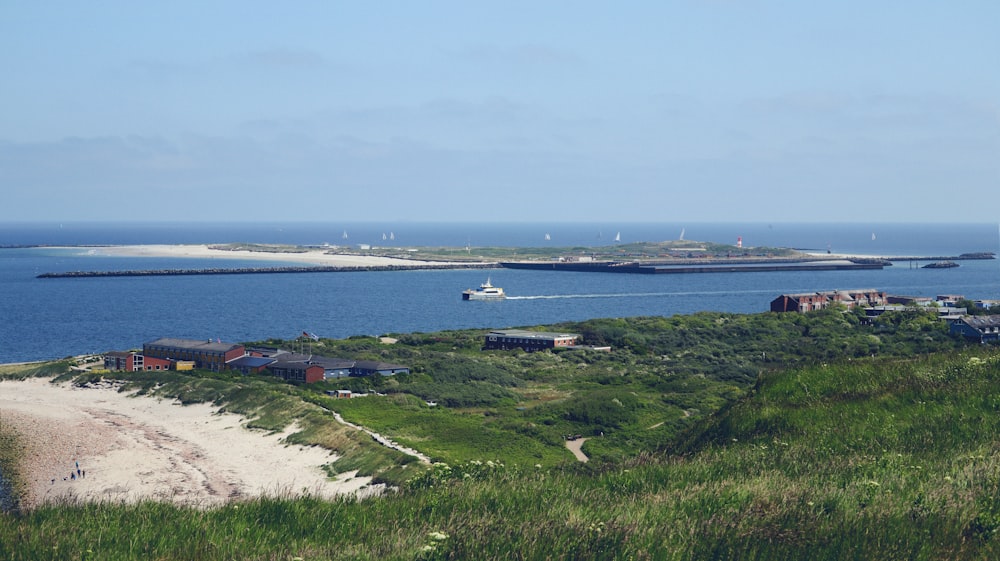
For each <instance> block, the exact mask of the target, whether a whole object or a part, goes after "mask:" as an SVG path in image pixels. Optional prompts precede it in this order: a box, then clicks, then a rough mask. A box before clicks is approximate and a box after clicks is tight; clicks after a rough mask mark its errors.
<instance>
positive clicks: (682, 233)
mask: <svg viewBox="0 0 1000 561" xmlns="http://www.w3.org/2000/svg"><path fill="white" fill-rule="evenodd" d="M677 239H678V240H680V241H684V228H681V237H679V238H677Z"/></svg>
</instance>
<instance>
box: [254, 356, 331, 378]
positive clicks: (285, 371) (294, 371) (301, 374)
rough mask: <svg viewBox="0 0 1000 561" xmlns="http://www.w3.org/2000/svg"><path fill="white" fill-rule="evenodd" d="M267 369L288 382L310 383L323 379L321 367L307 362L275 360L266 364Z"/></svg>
mask: <svg viewBox="0 0 1000 561" xmlns="http://www.w3.org/2000/svg"><path fill="white" fill-rule="evenodd" d="M266 368H267V371H268V372H270V373H271V375H272V376H277V377H278V378H281V379H282V380H286V381H288V382H302V383H304V384H312V383H315V382H322V381H323V367H322V366H320V365H318V364H309V363H307V362H283V361H280V360H278V361H275V362H272V363H271V364H268V365H267V367H266Z"/></svg>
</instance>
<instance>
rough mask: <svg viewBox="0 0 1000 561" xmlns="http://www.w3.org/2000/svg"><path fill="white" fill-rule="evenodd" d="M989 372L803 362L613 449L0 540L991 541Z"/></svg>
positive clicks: (464, 554)
mask: <svg viewBox="0 0 1000 561" xmlns="http://www.w3.org/2000/svg"><path fill="white" fill-rule="evenodd" d="M998 382H1000V360H998V357H997V355H996V354H995V352H993V350H992V349H972V350H969V351H966V352H962V353H951V354H940V355H934V356H927V357H921V358H919V359H891V360H868V361H849V362H848V361H844V362H837V363H830V364H828V365H825V366H824V365H816V366H808V367H803V368H798V369H792V370H789V371H785V372H776V373H772V374H768V375H767V376H764V377H762V378H761V380H760V382H759V383H758V384H757V385H756V386H755V387H754V388H753V390H752V391H751V392H750V394H749V395H747V396H746V397H745V398H743V399H740V400H738V401H736V402H735V403H733V404H732V405H731V406H729V407H726V408H724V409H722V410H721V411H719V412H718V413H717V414H715V415H710V416H707V417H705V418H704V419H703V420H702V421H700V422H697V423H695V424H693V426H690V427H688V428H687V429H685V430H684V431H683V433H682V434H681V436H680V437H679V438H677V439H675V440H673V441H672V443H670V444H668V445H666V446H664V447H663V449H662V450H660V451H657V452H646V453H640V454H638V455H635V456H633V457H630V458H627V459H624V460H620V461H618V462H614V463H599V464H596V465H595V464H588V465H579V464H573V463H562V464H557V465H554V466H551V467H544V466H543V467H535V466H533V465H513V464H510V463H503V462H493V463H492V465H491V464H490V463H488V462H486V461H461V462H455V463H451V464H449V465H447V466H446V465H437V466H435V467H434V468H433V469H431V470H430V471H424V472H419V474H417V475H415V476H414V477H413V478H412V480H411V481H410V482H409V483H408V484H407V485H405V486H404V487H403V488H401V489H400V490H399V491H398V492H395V493H390V494H388V495H386V496H384V497H381V498H376V499H372V500H364V501H352V500H347V499H345V500H337V501H319V500H313V499H298V500H284V499H281V498H264V499H258V500H252V501H247V502H242V503H233V504H231V505H228V506H226V507H223V508H218V509H212V510H198V509H193V508H182V507H174V506H170V505H165V504H159V503H143V504H140V505H134V506H122V505H110V504H101V505H73V504H68V505H56V506H52V507H46V508H42V509H39V510H36V511H33V512H29V513H24V514H21V515H16V516H6V517H4V518H2V519H0V558H5V559H15V560H20V559H42V558H44V559H108V560H117V559H140V558H141V559H150V558H153V559H194V560H214V559H261V560H263V559H295V558H302V559H421V558H424V559H511V558H521V559H762V560H763V559H782V560H784V559H810V560H811V559H889V560H893V559H918V560H921V559H927V560H932V559H977V560H978V559H984V560H985V559H995V558H997V555H998V554H1000V536H998V531H1000V498H998V497H1000V416H998V415H997V413H998V409H1000V383H998ZM363 402H364V400H357V403H359V404H361V403H363ZM353 404H354V402H352V405H353ZM404 405H405V404H404ZM358 407H361V406H360V405H359V406H358ZM401 407H402V406H401ZM414 473H417V472H414Z"/></svg>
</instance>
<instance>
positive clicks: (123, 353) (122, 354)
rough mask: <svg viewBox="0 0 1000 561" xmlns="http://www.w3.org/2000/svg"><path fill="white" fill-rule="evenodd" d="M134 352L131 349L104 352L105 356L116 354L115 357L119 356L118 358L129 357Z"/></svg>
mask: <svg viewBox="0 0 1000 561" xmlns="http://www.w3.org/2000/svg"><path fill="white" fill-rule="evenodd" d="M133 354H135V353H132V352H131V351H108V352H106V353H104V356H114V357H118V358H128V357H130V356H132V355H133Z"/></svg>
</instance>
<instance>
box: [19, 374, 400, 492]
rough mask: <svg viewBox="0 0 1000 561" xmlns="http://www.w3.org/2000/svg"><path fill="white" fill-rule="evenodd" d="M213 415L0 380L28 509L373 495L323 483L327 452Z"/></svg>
mask: <svg viewBox="0 0 1000 561" xmlns="http://www.w3.org/2000/svg"><path fill="white" fill-rule="evenodd" d="M216 411H217V408H215V407H212V406H211V405H208V404H199V405H185V406H182V405H180V404H179V403H177V402H170V401H166V400H160V399H156V398H150V397H131V396H129V395H127V394H124V393H119V392H118V391H117V390H116V389H114V388H111V387H110V386H106V387H102V388H86V389H85V388H78V387H73V386H71V385H70V384H52V383H50V380H48V379H30V380H26V381H4V382H0V422H3V423H4V424H5V425H8V426H14V427H15V429H16V430H17V431H18V432H20V433H21V434H22V435H23V436H24V437H25V440H26V441H27V443H28V444H29V447H30V449H29V450H28V451H27V454H26V458H25V462H24V464H23V466H22V467H23V468H24V469H23V471H24V472H25V475H26V479H27V480H28V483H29V485H30V490H29V496H28V497H27V498H26V503H27V506H29V507H31V506H34V505H38V504H40V503H43V502H47V501H54V500H60V499H62V498H66V497H75V498H79V499H83V500H88V501H90V500H105V501H126V502H132V501H136V500H141V499H150V498H151V499H159V500H168V501H173V502H177V503H183V504H193V505H197V506H213V505H216V504H219V503H222V502H225V501H228V500H230V499H240V498H251V497H255V496H260V495H271V496H275V495H282V496H286V495H301V494H303V493H308V494H311V495H313V496H320V497H327V498H329V497H333V496H336V495H339V494H344V493H357V494H360V495H367V494H371V493H377V492H379V491H381V489H382V488H381V487H380V486H372V485H371V484H370V483H371V481H370V478H366V477H354V476H353V474H345V475H342V476H340V477H338V478H337V479H336V480H333V479H329V478H327V477H326V474H325V473H324V472H323V470H322V469H321V466H322V465H324V464H328V463H330V462H332V461H334V460H335V459H336V456H335V455H333V454H332V453H331V452H330V451H328V450H324V449H322V448H318V447H302V446H295V445H288V444H285V443H284V442H283V438H284V436H285V435H279V434H272V435H268V434H265V433H263V432H260V431H251V430H248V429H246V428H244V427H243V426H242V425H241V421H242V419H241V417H239V416H238V415H234V414H229V413H222V414H220V413H217V412H216ZM77 464H79V470H80V472H79V474H80V475H79V476H77V477H75V479H74V476H76V474H77V471H76V470H77Z"/></svg>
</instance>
